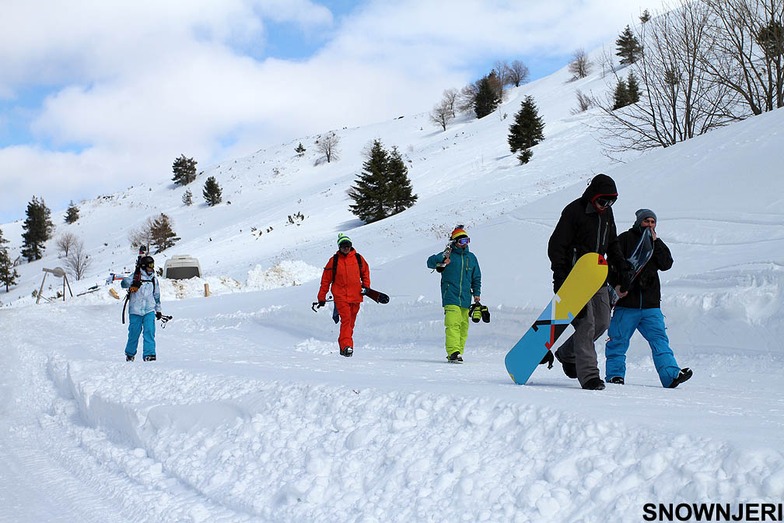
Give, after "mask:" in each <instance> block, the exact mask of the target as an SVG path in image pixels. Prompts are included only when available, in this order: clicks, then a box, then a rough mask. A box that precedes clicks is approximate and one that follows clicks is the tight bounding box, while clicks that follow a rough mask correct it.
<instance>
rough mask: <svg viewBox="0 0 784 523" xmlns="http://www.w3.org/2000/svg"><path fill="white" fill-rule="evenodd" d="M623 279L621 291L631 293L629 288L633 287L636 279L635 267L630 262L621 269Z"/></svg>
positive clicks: (621, 278) (620, 283)
mask: <svg viewBox="0 0 784 523" xmlns="http://www.w3.org/2000/svg"><path fill="white" fill-rule="evenodd" d="M620 273H621V277H620V280H619V282H618V283H619V285H620V291H621V292H629V287H631V285H632V278H633V277H634V267H633V266H632V264H631V263H629V262H628V261H627V262H626V263H625V264H624V265H623V267H622V268H621V271H620Z"/></svg>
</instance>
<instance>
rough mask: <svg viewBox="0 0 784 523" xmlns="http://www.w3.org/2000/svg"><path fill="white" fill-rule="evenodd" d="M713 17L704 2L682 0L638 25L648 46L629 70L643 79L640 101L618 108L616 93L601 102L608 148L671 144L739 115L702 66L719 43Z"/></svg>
mask: <svg viewBox="0 0 784 523" xmlns="http://www.w3.org/2000/svg"><path fill="white" fill-rule="evenodd" d="M708 21H709V12H708V10H707V8H706V6H705V4H704V3H702V2H691V1H689V0H680V5H679V6H678V8H676V9H674V10H672V11H669V12H668V13H666V14H664V15H661V16H658V17H656V18H652V19H651V20H650V21H648V22H647V23H645V24H643V26H642V27H641V28H638V38H639V40H640V42H641V43H642V45H643V49H644V51H643V53H642V55H641V57H640V59H639V60H637V61H636V62H635V63H634V64H632V65H631V66H629V69H630V72H633V73H634V75H635V78H637V79H639V83H640V86H641V92H640V100H639V101H638V102H637V103H634V104H631V105H628V106H626V107H623V108H621V109H618V110H615V111H613V106H614V105H615V104H614V102H615V100H614V98H613V96H612V94H611V93H610V94H609V96H608V99H607V100H606V101H604V102H597V104H598V105H599V107H601V109H602V111H603V112H604V113H605V115H606V119H605V121H603V122H602V124H601V127H600V129H599V130H600V137H601V140H602V141H603V143H604V145H605V147H606V152H609V153H612V152H619V151H623V150H626V149H635V150H644V149H648V148H653V147H668V146H670V145H673V144H676V143H678V142H681V141H684V140H688V139H690V138H693V137H695V136H697V135H701V134H704V133H706V132H708V131H709V130H711V129H714V128H716V127H720V126H722V125H725V124H726V123H728V122H729V121H731V120H733V119H734V117H733V116H732V114H731V108H732V106H733V104H734V103H735V98H734V97H733V96H732V93H731V92H730V91H729V89H728V88H727V87H726V86H724V85H722V84H721V83H719V82H716V81H715V80H714V78H712V76H711V75H710V74H708V71H707V70H706V69H705V68H704V67H703V63H704V61H703V60H702V58H701V57H702V56H703V54H704V53H705V50H706V49H707V48H709V47H711V46H713V45H715V41H714V39H713V38H712V35H711V33H710V32H709V31H708V27H709V24H708ZM618 80H619V78H618V76H617V75H615V81H616V83H617V81H618Z"/></svg>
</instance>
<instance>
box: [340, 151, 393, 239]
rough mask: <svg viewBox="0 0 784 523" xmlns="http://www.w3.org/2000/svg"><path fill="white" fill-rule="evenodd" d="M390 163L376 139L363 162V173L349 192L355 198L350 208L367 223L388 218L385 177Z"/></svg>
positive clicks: (387, 155)
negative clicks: (385, 207)
mask: <svg viewBox="0 0 784 523" xmlns="http://www.w3.org/2000/svg"><path fill="white" fill-rule="evenodd" d="M388 164H389V154H388V153H387V152H386V150H384V147H383V146H382V144H381V142H380V141H379V140H374V141H373V146H372V147H371V149H370V152H369V153H368V159H367V160H365V162H364V163H363V164H362V174H361V175H360V176H359V178H358V179H357V181H356V183H355V185H354V186H353V187H352V188H351V189H349V192H348V196H349V198H351V199H352V200H354V203H353V204H352V205H349V209H350V210H351V212H352V213H353V214H354V215H355V216H357V217H358V218H359V219H360V220H362V221H364V222H365V223H372V222H376V221H378V220H382V219H384V218H386V213H385V210H384V200H385V198H386V194H385V189H386V187H385V184H384V178H385V176H386V172H387V168H388Z"/></svg>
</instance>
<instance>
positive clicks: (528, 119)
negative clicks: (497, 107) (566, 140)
mask: <svg viewBox="0 0 784 523" xmlns="http://www.w3.org/2000/svg"><path fill="white" fill-rule="evenodd" d="M542 140H544V121H543V120H542V117H541V116H539V110H538V109H537V107H536V103H535V102H534V99H533V97H532V96H526V97H525V100H523V102H522V103H521V104H520V111H518V113H517V114H516V115H515V119H514V122H513V123H512V125H511V126H509V137H508V140H507V141H508V142H509V148H510V150H511V151H512V152H513V153H516V152H518V151H519V154H518V155H517V159H518V160H520V163H521V164H525V163H528V162H529V161H530V160H531V158H532V157H533V153H532V152H531V147H533V146H534V145H536V144H538V143H539V142H541V141H542Z"/></svg>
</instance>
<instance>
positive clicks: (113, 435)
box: [0, 296, 784, 521]
mask: <svg viewBox="0 0 784 523" xmlns="http://www.w3.org/2000/svg"><path fill="white" fill-rule="evenodd" d="M233 298H234V297H232V296H228V297H227V298H226V299H225V300H221V306H222V307H219V310H218V312H217V313H216V314H215V316H214V317H212V318H187V317H185V315H178V316H177V317H178V319H177V320H175V321H173V322H172V323H171V324H170V326H169V327H167V329H166V330H163V331H161V332H159V343H160V344H161V349H160V351H159V355H160V361H159V362H157V364H156V365H149V364H142V363H139V362H136V363H133V364H126V363H118V362H117V359H118V354H119V353H120V352H121V351H122V345H123V336H122V333H116V334H115V335H113V336H111V337H110V338H109V339H106V334H105V328H104V326H105V323H106V322H107V321H111V319H110V318H107V317H106V314H108V313H107V312H105V311H98V310H91V308H90V307H87V308H82V307H68V306H67V305H63V306H54V307H48V308H46V310H45V312H44V311H43V310H42V311H41V312H40V313H38V314H35V318H34V321H35V322H36V325H37V329H43V330H45V329H56V328H59V329H61V330H63V331H64V332H63V334H64V336H63V339H69V340H73V341H72V342H71V343H72V346H71V347H62V348H61V349H65V354H69V355H70V356H68V357H65V356H64V355H61V354H58V352H59V351H54V352H52V353H51V354H50V355H49V356H47V357H46V358H45V361H40V358H39V357H37V356H36V354H39V353H42V352H44V353H45V349H44V348H43V347H35V346H34V345H35V340H34V339H33V340H27V341H24V340H13V341H14V343H12V346H18V347H20V349H19V351H18V353H17V356H18V357H20V358H21V359H22V360H25V359H26V358H29V361H24V365H26V366H28V367H31V368H33V372H31V375H32V376H34V377H35V379H36V383H30V384H27V385H29V386H28V387H27V388H28V389H29V390H30V393H29V394H28V395H27V396H26V397H25V398H18V399H17V404H16V405H15V406H14V407H13V408H17V409H24V410H29V411H30V412H31V413H35V412H38V411H42V412H43V414H40V415H38V417H37V419H35V420H31V421H32V422H33V425H32V426H31V427H26V428H17V429H16V430H13V431H11V433H10V434H9V435H7V439H8V440H11V441H15V442H17V443H21V442H24V445H26V446H27V447H28V448H30V447H31V446H32V448H31V451H32V452H34V453H41V454H42V455H41V456H39V457H38V458H37V459H39V460H40V459H48V460H50V461H52V462H54V463H56V464H57V466H59V467H62V468H64V469H66V470H69V471H70V473H71V474H73V475H74V476H75V478H74V481H76V482H77V483H78V482H83V483H84V485H85V486H86V488H88V489H90V488H94V489H95V491H96V492H97V493H99V497H100V498H103V503H107V504H112V503H114V504H116V505H114V506H113V507H112V508H111V509H109V510H108V512H107V513H108V514H116V516H117V521H122V520H126V519H127V520H137V521H184V520H186V521H245V520H247V521H251V520H260V521H337V520H341V521H424V520H427V521H499V520H503V521H576V520H583V521H602V520H604V517H605V515H606V514H613V513H614V514H637V513H640V510H641V507H642V504H643V503H647V502H656V501H657V500H661V501H662V502H670V501H672V500H680V499H703V500H704V499H716V500H721V499H767V500H770V499H774V498H776V496H780V495H781V493H782V492H784V473H781V472H778V473H775V474H771V473H769V472H768V471H771V470H776V471H781V470H784V458H783V457H782V454H781V452H778V451H773V450H768V449H764V448H762V449H759V448H755V445H750V446H748V447H746V446H743V445H736V444H728V441H727V440H724V439H722V438H718V439H717V438H712V437H709V435H708V434H706V435H704V436H699V435H693V434H681V433H679V431H678V417H680V416H686V417H689V416H705V417H706V422H707V425H706V427H707V428H710V427H711V426H712V425H713V424H715V425H716V426H720V425H721V423H722V421H726V422H728V423H732V424H735V423H737V419H738V416H740V417H741V418H742V416H743V415H744V414H743V412H733V411H732V409H730V410H729V411H728V410H726V402H724V401H721V400H719V399H718V396H719V395H717V394H714V392H718V391H719V390H720V388H716V390H715V391H714V390H708V391H704V390H703V391H702V392H699V391H698V388H697V387H696V385H697V383H694V384H693V385H695V387H692V388H686V387H684V388H683V389H680V390H675V391H665V392H664V393H665V394H668V395H669V396H672V397H667V398H666V399H662V398H661V395H662V389H661V388H660V387H659V385H658V383H657V382H656V380H655V377H654V376H653V374H652V372H651V368H652V363H650V361H646V358H647V356H643V357H642V358H638V359H637V361H633V362H630V369H629V374H630V375H634V374H635V373H639V374H642V375H643V376H645V378H644V382H643V383H639V384H638V385H634V384H630V385H627V386H625V387H623V388H619V387H610V389H608V390H607V391H605V392H604V393H602V395H600V396H598V397H597V396H596V394H591V393H584V394H587V396H588V398H587V399H584V398H580V399H579V400H577V401H578V403H579V404H580V405H578V406H576V408H575V409H574V410H570V409H561V410H555V409H551V408H548V407H546V406H537V405H542V404H544V405H546V403H547V402H546V401H541V399H542V398H541V396H543V395H544V396H548V395H553V396H556V397H557V396H561V395H563V394H564V393H569V394H573V393H574V392H571V391H570V389H573V388H574V387H575V382H574V381H570V380H567V379H566V378H564V377H563V376H562V375H560V371H559V369H557V368H554V369H553V370H551V371H549V372H547V371H543V370H537V373H536V374H535V376H534V380H533V381H532V383H531V384H530V386H527V387H517V386H514V385H512V384H511V382H510V381H505V379H504V376H503V375H502V372H503V370H502V369H503V367H502V365H503V364H502V358H503V354H504V351H503V350H500V349H499V348H498V347H495V346H493V344H491V345H490V346H487V347H484V348H483V347H482V341H481V339H482V336H481V331H480V329H481V328H482V327H483V325H482V324H479V325H477V326H476V327H473V326H472V332H473V334H472V336H474V339H475V342H474V347H476V348H472V349H469V350H468V352H467V353H466V360H467V361H466V364H464V365H451V364H448V363H446V362H445V359H444V360H442V358H443V357H444V355H443V354H442V352H443V349H442V348H441V347H440V337H441V329H442V326H441V325H440V321H439V319H438V317H437V315H436V314H434V310H436V309H437V308H438V307H437V305H435V304H432V303H420V304H419V306H417V305H416V304H414V305H412V304H405V305H400V306H396V305H394V304H390V305H389V306H386V308H384V309H381V308H379V306H376V305H375V304H372V305H371V304H366V305H365V307H363V311H362V313H361V314H360V320H359V323H360V324H359V325H358V330H357V332H358V333H359V335H360V336H361V333H362V332H363V331H364V330H366V329H368V330H373V331H374V332H375V335H374V345H373V346H368V345H364V346H363V345H359V346H358V348H357V352H356V355H355V357H354V358H351V359H350V360H344V359H342V358H336V356H335V350H336V347H335V344H334V341H333V340H332V339H331V338H332V336H333V334H334V332H333V330H332V329H331V328H330V327H329V325H330V324H331V321H329V320H327V318H324V320H325V322H324V328H323V329H322V332H316V333H315V335H314V336H313V337H311V338H307V339H305V341H302V339H300V340H299V341H294V340H295V339H296V338H295V337H294V336H292V345H291V346H280V347H276V346H270V345H268V344H266V343H265V342H264V341H263V340H264V339H265V337H268V336H265V334H264V333H265V331H267V330H269V329H279V330H280V332H283V333H284V337H285V336H286V333H289V334H293V333H296V332H297V330H298V329H297V325H301V324H302V322H303V321H305V320H306V319H307V318H308V317H309V316H308V315H309V314H312V313H311V312H310V311H307V310H303V311H302V312H293V311H291V310H286V308H284V307H267V306H265V307H260V308H258V309H257V310H256V311H255V312H252V313H247V312H241V311H239V310H238V311H236V312H233V313H231V312H221V310H220V309H222V308H225V309H231V308H232V305H231V303H232V301H233ZM182 303H183V304H186V303H187V301H184V302H182ZM174 308H175V309H176V306H175V307H174ZM36 312H38V311H36ZM112 312H114V311H112ZM494 312H495V313H496V314H495V315H494V319H493V321H494V322H496V323H497V325H496V326H495V327H496V329H497V330H498V331H497V334H499V333H500V336H501V341H503V338H504V333H505V331H509V333H508V334H509V336H512V335H513V332H518V331H519V325H520V320H519V317H520V316H521V312H522V311H519V310H517V311H511V310H510V311H508V312H506V311H503V309H502V310H501V311H494ZM11 314H16V312H15V311H14V312H12V313H11ZM24 314H25V318H27V320H26V321H30V318H29V315H30V311H29V310H28V311H25V313H24ZM66 314H67V315H68V317H69V318H70V320H69V321H68V322H66V323H62V320H63V319H64V316H65V315H66ZM390 315H392V316H395V317H398V318H399V319H400V321H401V322H403V323H404V324H406V325H408V327H407V330H409V331H410V333H411V334H412V335H413V336H414V337H415V338H417V339H424V340H425V346H422V345H416V346H414V345H406V346H404V347H400V346H397V347H396V346H393V345H387V344H386V343H385V339H387V338H390V339H391V338H392V337H394V336H395V334H396V333H397V332H398V328H397V327H394V326H390V325H388V324H387V323H386V322H387V319H388V318H389V317H390ZM522 315H523V316H526V315H527V316H530V318H531V319H533V318H534V317H535V315H536V313H535V312H534V311H533V309H532V310H531V311H527V312H525V313H522ZM21 318H22V316H21V315H20V317H19V319H20V320H21ZM180 318H181V319H180ZM418 318H419V319H418ZM526 321H527V320H526ZM207 333H209V335H208V334H207ZM215 333H220V337H219V338H217V337H215V336H213V334H215ZM171 336H173V338H172V337H171ZM235 337H236V338H237V340H235V339H234V338H235ZM243 337H244V338H247V340H255V341H252V342H250V343H248V342H247V341H246V343H245V344H244V345H243V344H241V343H239V341H238V340H239V339H240V338H243ZM279 337H280V336H279V335H278V336H277V337H269V338H273V339H278V338H279ZM205 338H206V339H208V340H216V339H225V348H226V350H227V351H228V352H226V353H222V350H223V347H206V346H204V344H203V343H202V342H201V341H200V340H202V339H205ZM175 340H176V342H175ZM501 344H503V343H501ZM233 347H242V348H240V349H237V348H233ZM645 349H647V347H645ZM733 349H737V348H733ZM735 352H736V353H738V354H737V355H736V356H734V358H735V360H736V361H734V362H732V365H733V366H736V365H743V366H748V365H755V362H754V361H752V360H749V359H748V358H745V357H743V356H742V354H741V353H739V351H737V350H735ZM265 353H269V356H266V355H265ZM77 354H78V355H79V357H73V356H76V355H77ZM175 354H176V358H177V360H179V363H177V364H175V363H174V362H172V363H168V362H167V360H169V359H170V358H171V359H173V358H174V356H175ZM643 354H644V352H643ZM191 359H198V360H201V361H200V362H199V366H198V367H197V368H198V369H200V371H190V370H188V367H189V360H191ZM204 359H207V360H208V361H209V362H210V364H211V365H212V366H213V368H214V372H210V373H204V372H203V369H204V368H205V365H204V362H203V360H204ZM727 363H728V362H727V361H726V360H720V361H714V362H711V361H702V360H701V361H699V362H698V368H699V369H700V370H699V373H698V374H697V376H695V378H694V381H695V382H698V383H701V384H702V385H703V387H702V388H705V387H706V386H707V387H709V389H713V388H714V387H713V386H711V381H712V380H710V379H709V372H710V371H709V370H708V369H711V368H716V369H726V368H727V367H728V365H727ZM756 364H758V365H759V367H760V371H764V369H765V368H766V367H768V366H770V368H775V369H777V370H776V371H775V372H776V375H775V376H772V377H769V378H768V380H774V381H768V380H763V381H764V382H763V383H762V384H761V390H760V389H756V390H749V391H748V393H747V394H746V393H739V392H737V391H736V392H735V393H736V394H738V395H741V394H742V395H743V396H744V397H734V398H732V400H733V401H732V404H737V405H744V406H745V405H753V404H754V401H755V396H756V395H758V394H764V390H765V387H773V386H774V383H775V382H776V380H780V379H781V378H782V375H781V371H780V369H781V361H780V360H778V359H774V360H773V361H765V362H763V363H759V362H758V363H756ZM773 365H775V367H773ZM283 369H285V372H286V373H287V374H286V375H287V376H298V378H301V379H297V380H296V382H291V383H290V382H281V381H280V380H279V379H277V377H276V373H278V372H281V371H283ZM374 372H378V373H380V374H381V375H383V376H380V377H379V380H378V381H379V385H378V386H376V385H374V383H373V380H372V376H373V374H374ZM717 372H718V371H717ZM398 373H405V374H406V375H407V376H408V380H409V383H411V385H410V390H399V389H398V388H397V387H395V388H392V387H390V386H389V385H387V384H389V383H393V382H394V381H395V380H394V375H395V374H398ZM639 374H638V375H639ZM717 381H720V379H719V380H717ZM403 383H404V384H405V383H406V382H403ZM640 385H641V386H640ZM529 394H533V395H534V396H535V399H534V401H533V402H532V403H533V404H529V402H528V401H527V400H526V397H527V396H528V395H529ZM496 398H497V399H496ZM629 402H632V403H638V404H639V405H645V404H647V403H649V404H650V411H651V412H657V411H661V412H660V413H659V414H664V415H669V416H671V417H672V418H673V419H672V420H670V421H669V422H666V421H664V420H662V419H661V418H660V417H659V416H658V415H656V416H653V417H654V418H656V419H654V420H648V421H645V420H644V419H643V418H645V416H641V419H634V418H632V419H626V420H624V421H623V422H621V421H620V420H617V419H614V418H613V416H612V414H611V412H612V409H613V406H614V405H615V404H619V405H622V404H626V403H629ZM27 403H32V405H28V404H27ZM558 403H559V404H560V403H561V400H559V401H558ZM42 405H46V408H45V409H42V408H41V406H42ZM765 408H768V409H770V412H767V413H766V412H759V411H756V412H751V413H750V415H751V416H752V418H754V419H758V420H761V421H758V422H759V423H761V424H762V425H765V424H768V425H770V426H768V427H767V430H766V433H768V434H770V433H777V434H780V433H781V431H782V429H784V421H782V420H784V416H782V414H784V404H783V403H782V402H781V400H776V399H775V398H771V399H769V400H768V401H767V402H765V401H763V402H762V407H761V409H760V410H763V411H764V409H765ZM743 409H745V407H743ZM752 410H753V409H752ZM379 413H385V415H384V416H379ZM667 413H669V414H667ZM648 414H650V412H649V413H648ZM638 423H641V424H642V425H643V426H644V427H647V428H645V429H644V430H640V426H639V425H638ZM754 428H755V427H750V430H754ZM706 432H710V431H709V430H706ZM0 441H2V440H0ZM36 445H37V448H36ZM717 476H718V477H720V478H721V481H719V482H717V481H716V477H717ZM44 479H45V478H44ZM608 481H611V482H612V484H613V485H614V487H613V489H612V491H610V490H609V489H608V488H607V486H608ZM499 486H501V487H499ZM84 488H85V487H82V490H84ZM131 493H132V494H131ZM76 499H78V498H75V501H74V503H76ZM445 499H450V501H449V503H447V504H445V503H444V500H445ZM0 514H2V512H0ZM85 516H87V519H86V520H87V521H90V520H91V519H90V517H89V514H86V515H85ZM109 519H111V518H109Z"/></svg>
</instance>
